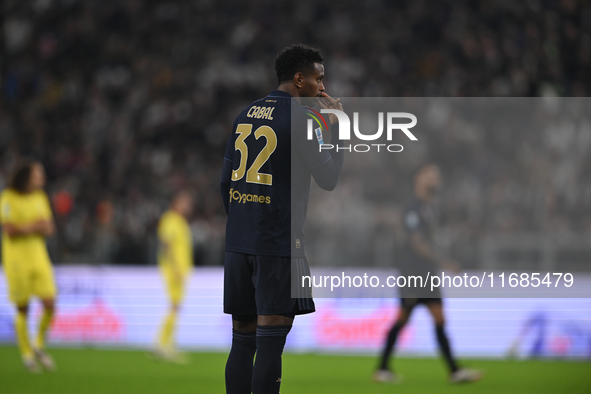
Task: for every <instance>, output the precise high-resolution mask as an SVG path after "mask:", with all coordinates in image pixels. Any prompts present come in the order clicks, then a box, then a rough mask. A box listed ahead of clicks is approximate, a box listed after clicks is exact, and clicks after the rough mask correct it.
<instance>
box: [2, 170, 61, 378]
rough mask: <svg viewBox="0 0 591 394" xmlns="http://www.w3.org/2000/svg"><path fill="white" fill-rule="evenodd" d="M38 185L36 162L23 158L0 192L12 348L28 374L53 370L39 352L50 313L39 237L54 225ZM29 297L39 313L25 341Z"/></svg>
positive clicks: (41, 178) (50, 291)
mask: <svg viewBox="0 0 591 394" xmlns="http://www.w3.org/2000/svg"><path fill="white" fill-rule="evenodd" d="M44 185H45V171H44V169H43V166H42V165H41V163H39V162H36V161H26V162H22V163H19V164H17V166H16V168H15V169H14V171H13V173H12V176H11V179H10V183H9V187H8V188H7V189H5V190H4V191H2V193H1V194H0V224H2V265H3V268H4V274H5V276H6V280H7V282H8V292H9V297H10V300H11V301H12V302H13V303H14V304H15V305H16V308H17V314H16V321H15V331H16V336H17V342H18V346H19V349H20V352H21V356H22V359H23V363H24V365H25V367H26V368H27V370H29V371H30V372H40V367H39V364H41V365H42V366H43V367H44V368H45V369H47V370H54V369H55V363H54V362H53V359H52V358H51V356H49V355H48V354H47V353H46V352H45V337H46V334H47V330H48V329H49V326H50V324H51V321H52V319H53V314H54V311H55V295H56V286H55V281H54V278H53V270H52V267H51V262H50V260H49V254H48V253H47V245H46V244H45V237H47V236H50V235H52V234H53V232H54V231H55V224H54V222H53V215H52V213H51V207H50V205H49V200H48V198H47V195H46V194H45V192H44V191H43V186H44ZM33 296H36V297H39V298H40V299H41V302H42V303H43V314H42V315H41V319H40V321H39V326H38V330H37V338H36V340H35V342H34V344H33V345H31V343H30V341H29V334H28V331H27V314H28V311H29V301H30V299H31V297H33ZM38 363H39V364H38Z"/></svg>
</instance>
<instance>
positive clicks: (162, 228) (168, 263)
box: [155, 191, 193, 363]
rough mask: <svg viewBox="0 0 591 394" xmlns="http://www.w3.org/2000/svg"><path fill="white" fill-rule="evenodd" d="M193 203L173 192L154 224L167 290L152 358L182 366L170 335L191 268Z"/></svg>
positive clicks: (181, 357) (185, 192)
mask: <svg viewBox="0 0 591 394" xmlns="http://www.w3.org/2000/svg"><path fill="white" fill-rule="evenodd" d="M192 204H193V200H192V197H191V194H189V192H187V191H181V192H179V193H177V194H176V195H175V196H174V198H173V200H172V203H171V206H170V209H169V210H168V211H166V212H165V213H164V214H163V215H162V217H161V218H160V223H159V224H158V239H159V241H160V247H159V251H158V265H159V266H160V272H161V273H162V277H163V278H164V284H165V286H166V289H167V291H168V300H169V309H168V312H167V314H166V316H165V318H164V321H163V322H162V326H161V327H160V333H159V335H158V340H157V341H158V343H157V346H156V352H155V355H156V356H157V357H158V358H161V359H162V360H165V361H171V362H176V363H185V362H186V359H185V358H184V357H183V355H182V354H181V353H179V352H178V351H177V350H176V349H175V346H174V333H175V331H176V322H177V318H178V313H179V308H180V305H181V302H182V300H183V296H184V294H185V283H186V281H187V278H188V276H189V273H190V272H191V267H192V265H193V241H192V236H191V228H190V227H189V223H188V222H187V218H188V216H189V215H190V214H191V212H192Z"/></svg>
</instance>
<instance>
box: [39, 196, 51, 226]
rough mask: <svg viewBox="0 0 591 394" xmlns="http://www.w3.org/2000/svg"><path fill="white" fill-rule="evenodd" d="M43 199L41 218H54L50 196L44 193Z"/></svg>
mask: <svg viewBox="0 0 591 394" xmlns="http://www.w3.org/2000/svg"><path fill="white" fill-rule="evenodd" d="M41 199H42V200H43V203H42V205H43V208H42V213H41V215H42V217H41V219H44V220H51V219H53V213H52V212H51V204H50V203H49V198H48V197H47V194H45V193H43V194H42V197H41Z"/></svg>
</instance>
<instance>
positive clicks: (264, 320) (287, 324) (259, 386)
mask: <svg viewBox="0 0 591 394" xmlns="http://www.w3.org/2000/svg"><path fill="white" fill-rule="evenodd" d="M293 319H294V318H293V317H289V316H282V315H267V316H262V315H261V316H259V317H258V321H257V330H256V344H257V357H256V361H255V364H254V369H253V373H252V392H253V394H277V393H279V387H280V386H281V356H282V354H283V348H284V346H285V340H286V338H287V334H288V333H289V331H290V330H291V327H292V325H293Z"/></svg>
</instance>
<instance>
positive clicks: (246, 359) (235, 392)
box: [225, 315, 257, 394]
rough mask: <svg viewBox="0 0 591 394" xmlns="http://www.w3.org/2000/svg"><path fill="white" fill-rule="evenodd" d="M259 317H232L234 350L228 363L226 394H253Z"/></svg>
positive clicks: (231, 351) (229, 356)
mask: <svg viewBox="0 0 591 394" xmlns="http://www.w3.org/2000/svg"><path fill="white" fill-rule="evenodd" d="M256 330H257V317H256V315H253V316H232V349H231V350H230V354H229V355H228V361H227V362H226V372H225V377H226V393H227V394H250V393H251V392H252V372H253V360H254V355H255V352H256V350H257V345H256Z"/></svg>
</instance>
